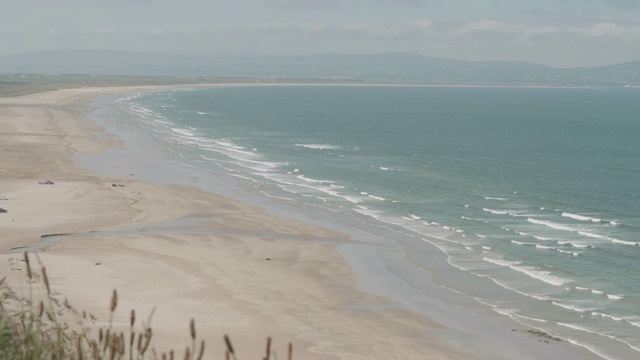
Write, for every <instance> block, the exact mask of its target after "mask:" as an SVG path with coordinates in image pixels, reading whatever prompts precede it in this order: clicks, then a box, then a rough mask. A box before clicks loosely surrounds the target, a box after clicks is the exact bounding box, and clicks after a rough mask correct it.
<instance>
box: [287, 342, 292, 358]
mask: <svg viewBox="0 0 640 360" xmlns="http://www.w3.org/2000/svg"><path fill="white" fill-rule="evenodd" d="M292 358H293V344H292V343H289V352H288V354H287V360H291V359H292Z"/></svg>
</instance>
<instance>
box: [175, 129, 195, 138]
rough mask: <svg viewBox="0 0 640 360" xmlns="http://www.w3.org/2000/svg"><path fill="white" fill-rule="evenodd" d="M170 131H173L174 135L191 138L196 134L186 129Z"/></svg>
mask: <svg viewBox="0 0 640 360" xmlns="http://www.w3.org/2000/svg"><path fill="white" fill-rule="evenodd" d="M171 131H173V132H174V133H176V134H180V135H183V136H187V137H193V136H196V134H195V133H194V132H193V130H192V129H186V128H171Z"/></svg>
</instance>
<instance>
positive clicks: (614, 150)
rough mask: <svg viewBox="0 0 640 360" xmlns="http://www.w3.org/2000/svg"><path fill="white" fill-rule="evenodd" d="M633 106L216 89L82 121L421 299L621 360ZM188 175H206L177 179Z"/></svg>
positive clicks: (160, 96)
mask: <svg viewBox="0 0 640 360" xmlns="http://www.w3.org/2000/svg"><path fill="white" fill-rule="evenodd" d="M639 98H640V90H638V89H613V88H612V89H558V88H466V87H410V86H406V87H405V86H229V87H215V88H199V89H179V90H165V91H147V92H139V93H132V94H126V95H122V94H121V95H118V96H115V97H113V96H111V97H105V98H101V99H100V100H99V101H98V102H96V105H97V107H98V109H99V110H98V111H97V112H96V113H95V116H96V118H98V119H100V122H101V123H102V124H103V125H105V126H106V127H107V128H108V129H109V128H118V129H123V130H122V131H123V133H126V134H129V136H136V137H137V139H144V140H139V141H144V142H146V144H145V146H151V147H152V148H153V149H155V150H154V151H155V152H156V154H157V158H158V159H164V160H158V161H166V162H170V163H171V164H173V165H172V166H174V167H175V169H176V170H175V172H176V174H175V177H176V178H180V177H181V176H182V177H183V178H189V179H191V180H190V181H192V182H193V183H194V184H195V185H197V186H201V187H203V188H207V189H209V190H212V191H216V192H219V193H223V194H226V195H234V196H237V197H240V198H244V199H250V200H252V201H253V202H255V203H258V204H261V205H263V206H265V207H267V208H269V209H283V210H281V211H282V212H283V213H285V214H288V215H291V216H293V217H296V216H297V217H301V218H303V219H311V220H318V221H320V222H324V223H326V224H329V225H331V224H333V225H334V226H335V227H337V228H339V229H341V230H345V231H347V232H349V233H351V234H352V235H354V236H355V237H357V238H358V239H359V240H360V241H361V242H363V243H371V244H376V246H378V248H379V249H388V252H387V251H386V250H379V251H378V254H377V256H378V257H380V258H381V259H383V260H384V261H385V267H386V270H385V271H388V272H391V273H393V275H394V276H396V277H397V278H398V279H399V281H401V282H402V283H403V286H405V287H408V288H411V290H416V292H417V294H418V295H417V296H418V297H419V296H424V297H425V298H427V297H429V296H433V294H428V293H429V290H428V289H426V288H423V287H422V286H423V283H427V282H429V283H433V284H435V285H436V287H437V288H440V289H445V290H444V291H446V292H449V293H455V294H457V296H458V297H459V298H466V299H469V300H470V301H471V302H472V303H475V304H477V306H478V307H481V308H485V309H488V310H490V311H488V312H490V313H492V314H495V316H496V317H501V318H510V319H512V320H513V321H514V324H516V323H518V324H520V326H522V327H524V328H526V329H535V330H539V331H542V332H545V333H548V334H550V335H551V336H553V337H557V338H560V339H562V340H563V341H569V342H571V343H573V344H576V345H578V346H582V347H584V348H587V349H588V350H590V351H591V352H593V353H594V354H597V355H599V356H600V357H602V358H605V359H635V358H640V306H639V305H640V280H639V279H640V277H639V276H638V274H639V273H640V101H638V99H639ZM122 171H123V173H124V172H125V171H129V170H126V164H124V165H122ZM142 171H143V170H142ZM194 171H196V172H198V173H199V174H205V175H200V176H198V178H197V180H194V177H193V176H191V177H189V176H186V175H184V174H186V173H193V172H194ZM182 172H184V174H182V175H181V173H182ZM156 180H160V181H170V179H156ZM287 209H289V210H287ZM274 211H277V210H274ZM345 249H346V248H345ZM345 251H347V250H345ZM346 253H347V252H345V254H346ZM398 254H400V255H398ZM346 256H347V257H349V258H356V259H357V258H358V256H359V254H358V248H357V247H354V248H350V250H348V255H346ZM362 257H363V259H364V260H362V261H366V256H365V255H364V252H363V255H362ZM437 264H440V265H437ZM372 281H373V280H372ZM375 286H376V285H375V284H372V285H371V284H370V288H375ZM365 287H366V286H365ZM413 296H414V297H415V296H416V295H415V294H414V295H413ZM390 297H393V296H392V295H390ZM418 300H419V299H418ZM418 300H417V301H416V302H415V303H411V304H410V303H407V304H406V305H407V307H417V308H419V307H420V306H419V305H416V304H418V303H419V301H418ZM418 310H420V309H418ZM424 311H425V312H428V310H426V309H424ZM431 315H432V316H433V314H431ZM435 317H436V318H437V316H435ZM437 320H439V319H437ZM443 321H445V320H443ZM514 326H515V325H514Z"/></svg>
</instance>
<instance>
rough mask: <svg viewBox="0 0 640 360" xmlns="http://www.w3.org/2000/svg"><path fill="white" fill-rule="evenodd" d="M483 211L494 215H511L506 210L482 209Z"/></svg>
mask: <svg viewBox="0 0 640 360" xmlns="http://www.w3.org/2000/svg"><path fill="white" fill-rule="evenodd" d="M482 211H485V212H488V213H492V214H495V215H509V212H508V211H506V210H493V209H488V208H482Z"/></svg>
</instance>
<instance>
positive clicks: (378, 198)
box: [367, 194, 387, 201]
mask: <svg viewBox="0 0 640 360" xmlns="http://www.w3.org/2000/svg"><path fill="white" fill-rule="evenodd" d="M367 196H368V197H370V198H372V199H374V200H379V201H385V200H387V199H386V198H383V197H382V196H376V195H371V194H368V195H367Z"/></svg>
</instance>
